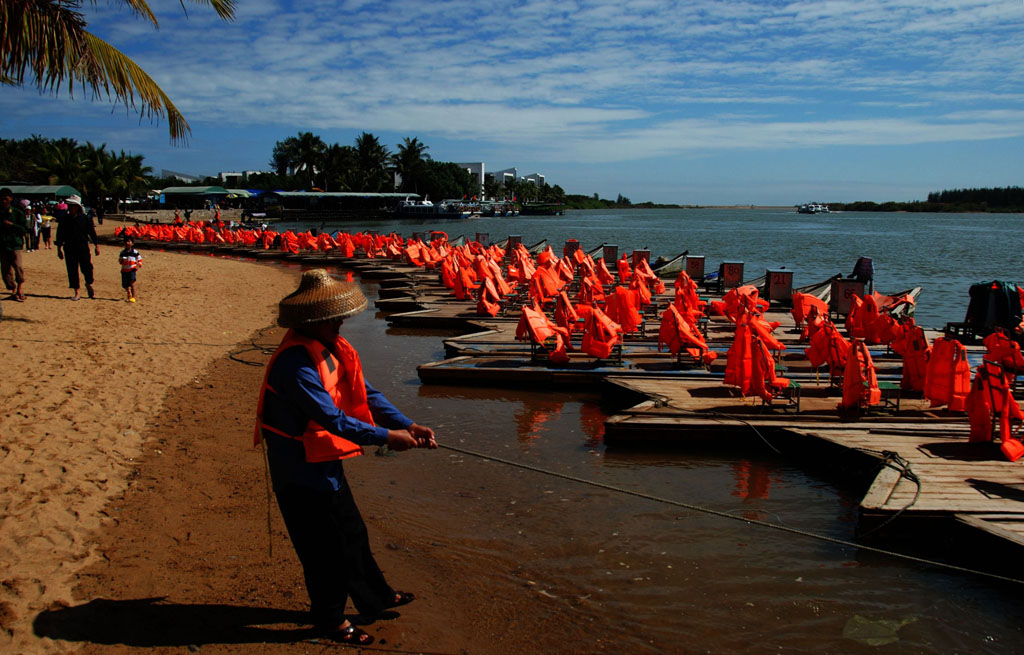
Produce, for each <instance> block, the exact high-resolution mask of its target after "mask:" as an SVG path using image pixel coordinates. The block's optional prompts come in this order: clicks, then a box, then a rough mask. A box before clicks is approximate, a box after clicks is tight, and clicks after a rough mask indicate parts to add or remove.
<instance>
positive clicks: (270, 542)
mask: <svg viewBox="0 0 1024 655" xmlns="http://www.w3.org/2000/svg"><path fill="white" fill-rule="evenodd" d="M260 449H261V450H262V451H263V484H264V486H266V488H267V554H268V555H269V556H270V559H274V539H273V536H272V534H271V530H270V457H269V456H268V455H267V440H266V439H260Z"/></svg>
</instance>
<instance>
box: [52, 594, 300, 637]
mask: <svg viewBox="0 0 1024 655" xmlns="http://www.w3.org/2000/svg"><path fill="white" fill-rule="evenodd" d="M308 620H309V613H308V612H304V611H298V610H281V609H273V608H264V607H242V606H239V605H224V604H210V605H207V604H193V605H181V604H177V603H168V602H164V600H163V598H137V599H130V600H109V599H105V598H97V599H95V600H91V601H89V602H88V603H85V604H83V605H76V606H74V607H61V608H54V609H49V610H46V611H44V612H42V613H40V614H39V615H38V616H37V617H36V618H35V621H33V627H34V630H35V633H36V635H37V636H40V637H49V638H51V639H61V640H63V641H71V642H76V641H77V642H91V643H94V644H124V645H126V646H137V647H157V646H184V647H187V646H190V645H193V644H194V645H197V646H201V645H203V644H251V643H263V642H266V643H294V642H296V641H301V640H303V639H308V638H311V637H313V636H315V635H314V633H313V631H312V629H311V628H308V627H304V628H297V627H295V626H296V625H303V624H306V623H307V622H308Z"/></svg>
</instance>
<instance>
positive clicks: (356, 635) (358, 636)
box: [332, 623, 373, 646]
mask: <svg viewBox="0 0 1024 655" xmlns="http://www.w3.org/2000/svg"><path fill="white" fill-rule="evenodd" d="M332 639H334V640H335V641H337V642H340V643H342V644H352V645H355V646H369V645H370V644H372V643H373V635H371V634H369V633H367V632H366V631H365V630H363V629H361V628H357V627H356V626H354V625H352V624H351V623H350V624H349V626H348V627H347V628H338V630H337V631H336V632H335V633H334V635H333V636H332Z"/></svg>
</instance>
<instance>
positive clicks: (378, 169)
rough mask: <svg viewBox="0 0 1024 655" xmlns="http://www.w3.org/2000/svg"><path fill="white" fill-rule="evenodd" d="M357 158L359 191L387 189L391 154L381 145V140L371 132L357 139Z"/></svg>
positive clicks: (364, 133)
mask: <svg viewBox="0 0 1024 655" xmlns="http://www.w3.org/2000/svg"><path fill="white" fill-rule="evenodd" d="M356 157H357V160H358V167H359V168H358V170H359V178H360V179H359V180H358V181H359V184H360V186H361V188H360V189H359V191H371V192H377V191H380V190H381V189H383V188H386V186H387V183H388V171H387V165H388V162H389V161H390V160H391V153H389V152H388V149H387V148H385V147H384V146H383V145H381V142H380V140H379V139H377V137H375V136H373V135H372V134H370V133H369V132H363V133H362V134H360V135H359V136H358V137H356ZM392 188H393V187H392ZM389 190H390V189H389Z"/></svg>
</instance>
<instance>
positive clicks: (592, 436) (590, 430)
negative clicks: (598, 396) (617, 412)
mask: <svg viewBox="0 0 1024 655" xmlns="http://www.w3.org/2000/svg"><path fill="white" fill-rule="evenodd" d="M607 419H608V415H607V414H605V413H604V412H603V411H602V410H601V406H600V405H598V404H597V403H587V402H585V403H583V404H582V405H580V428H581V429H582V430H583V434H585V435H587V443H586V445H587V447H588V448H597V447H598V446H600V445H601V443H602V441H604V422H605V421H606V420H607Z"/></svg>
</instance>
